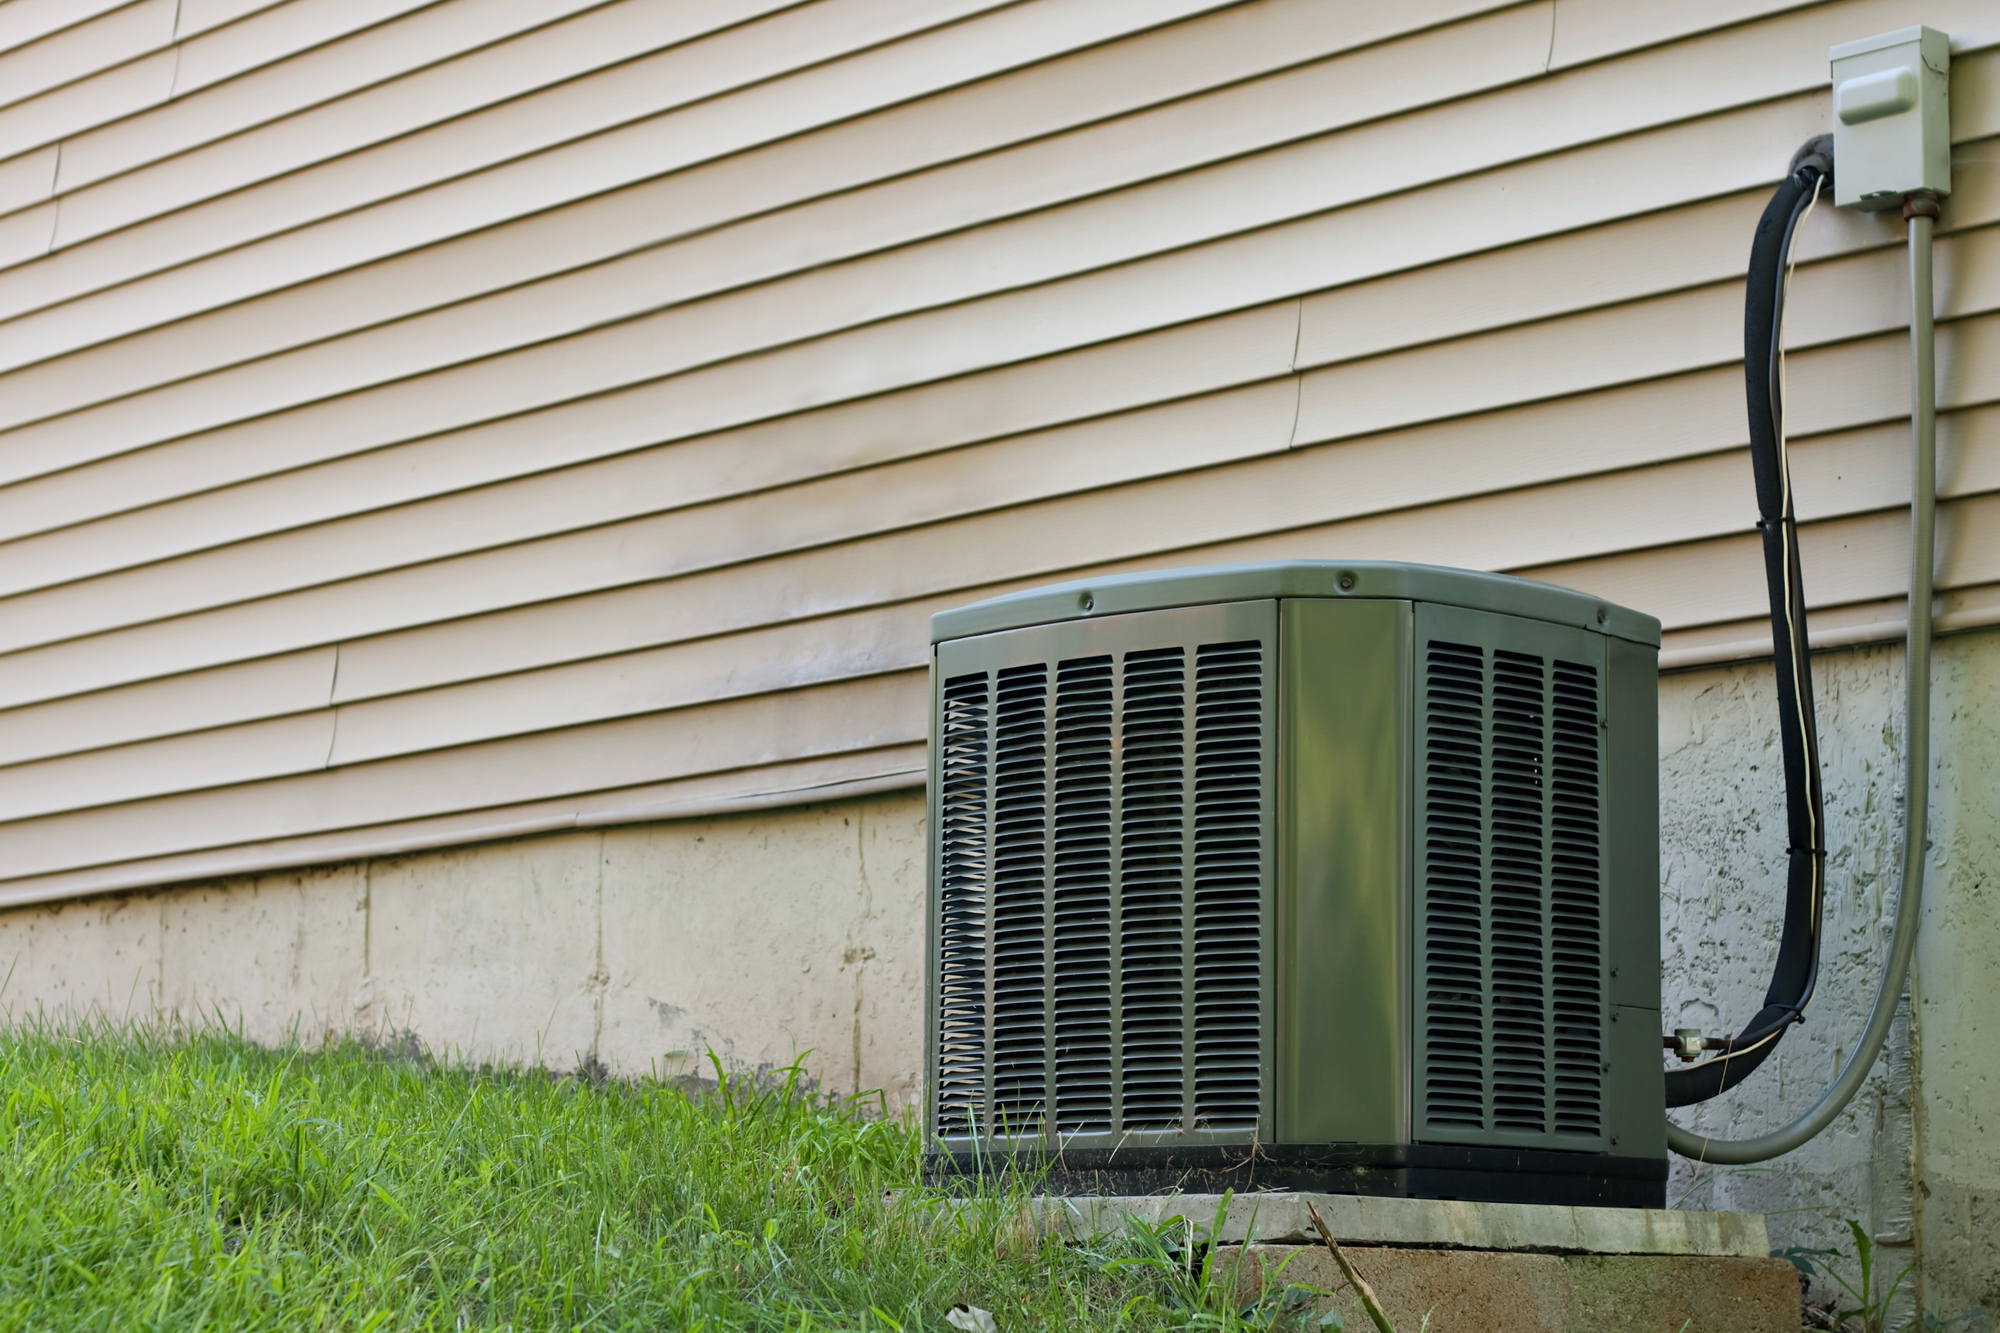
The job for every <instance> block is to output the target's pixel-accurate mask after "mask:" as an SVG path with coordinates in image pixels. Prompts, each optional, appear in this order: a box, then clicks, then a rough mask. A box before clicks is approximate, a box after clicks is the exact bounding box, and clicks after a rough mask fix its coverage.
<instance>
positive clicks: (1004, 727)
mask: <svg viewBox="0 0 2000 1333" xmlns="http://www.w3.org/2000/svg"><path fill="white" fill-rule="evenodd" d="M1048 675H1049V672H1048V668H1047V667H1046V666H1044V665H1042V664H1040V663H1036V664H1033V665H1030V666H1017V667H1010V668H1008V669H1006V670H1004V671H1001V672H1000V673H999V690H998V700H997V703H996V706H995V708H994V719H993V724H994V725H993V731H994V742H993V854H992V865H993V871H992V895H993V925H992V930H993V937H992V944H991V949H992V953H993V976H992V980H991V983H990V984H991V988H992V996H993V1006H992V1008H993V1030H992V1038H991V1040H992V1048H991V1060H992V1089H993V1091H992V1098H993V1100H992V1105H993V1117H994V1121H995V1123H997V1124H999V1125H1003V1126H1005V1127H1006V1129H1007V1131H1008V1132H1011V1133H1033V1132H1035V1130H1036V1128H1037V1126H1038V1125H1039V1122H1040V1120H1041V1115H1042V1109H1043V1104H1044V1103H1045V1102H1046V1100H1047V1097H1048V989H1047V987H1048V976H1047V971H1048V918H1049V912H1048V901H1047V899H1048V892H1047V890H1048Z"/></svg>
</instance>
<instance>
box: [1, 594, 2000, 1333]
mask: <svg viewBox="0 0 2000 1333" xmlns="http://www.w3.org/2000/svg"><path fill="white" fill-rule="evenodd" d="M1815 669H1816V672H1817V680H1818V686H1819V696H1820V700H1821V708H1820V715H1821V727H1822V738H1823V752H1824V756H1825V761H1826V770H1827V791H1828V805H1829V810H1828V814H1829V829H1830V834H1831V838H1832V842H1831V846H1832V848H1833V854H1832V857H1831V861H1830V866H1831V869H1830V876H1829V879H1830V895H1829V902H1828V907H1827V921H1828V931H1827V943H1826V952H1825V961H1824V965H1823V968H1822V974H1821V985H1820V992H1819V995H1818V998H1817V1000H1816V1001H1815V1004H1814V1006H1813V1009H1812V1011H1811V1021H1810V1022H1809V1023H1808V1024H1807V1025H1806V1026H1805V1028H1804V1029H1803V1030H1802V1031H1800V1032H1798V1033H1796V1034H1795V1035H1794V1036H1792V1037H1791V1038H1790V1039H1788V1040H1787V1042H1786V1044H1785V1046H1784V1048H1783V1051H1782V1053H1781V1054H1780V1055H1779V1056H1778V1057H1777V1058H1776V1059H1775V1060H1774V1061H1772V1062H1771V1063H1770V1064H1769V1065H1767V1066H1766V1067H1765V1069H1764V1070H1762V1071H1760V1072H1759V1073H1758V1074H1757V1076H1755V1077H1754V1078H1752V1079H1751V1080H1749V1081H1748V1082H1747V1083H1745V1084H1744V1085H1743V1086H1742V1087H1741V1088H1739V1089H1737V1090H1736V1091H1735V1092H1733V1093H1731V1094H1730V1095H1729V1096H1727V1097H1724V1098H1722V1099H1720V1100H1718V1101H1717V1102H1714V1103H1711V1104H1709V1105H1708V1106H1706V1107H1703V1108H1699V1109H1698V1110H1693V1111H1690V1112H1683V1113H1681V1118H1682V1119H1683V1121H1684V1122H1685V1123H1688V1124H1690V1125H1692V1126H1697V1127H1700V1128H1704V1129H1709V1130H1711V1131H1714V1132H1718V1133H1723V1134H1747V1133H1752V1132H1756V1131H1758V1130H1759V1129H1761V1128H1765V1127H1768V1126H1771V1125H1773V1124H1776V1123H1778V1122H1779V1120H1780V1119H1781V1118H1789V1117H1790V1116H1792V1115H1795V1114H1797V1113H1798V1112H1800V1111H1803V1110H1804V1109H1805V1108H1806V1107H1807V1106H1808V1105H1810V1104H1811V1102H1812V1101H1813V1100H1814V1099H1815V1098H1816V1097H1817V1096H1818V1094H1819V1092H1820V1090H1821V1089H1822V1088H1823V1087H1824V1086H1825V1084H1826V1082H1827V1081H1828V1080H1829V1079H1830V1078H1831V1077H1832V1076H1833V1074H1834V1072H1835V1070H1836V1069H1837V1067H1838V1065H1839V1063H1840V1061H1841V1060H1842V1059H1843V1058H1844V1057H1845V1054H1846V1051H1847V1049H1848V1047H1847V1043H1849V1042H1851V1041H1852V1040H1853V1036H1854V1034H1855V1033H1857V1032H1858V1031H1859V1029H1860V1026H1861V1022H1862V1017H1863V1014H1864V1012H1865V1009H1866V1006H1867V1003H1868V1001H1869V999H1870V996H1871V994H1872V987H1873V984H1874V977H1875V969H1876V968H1877V966H1878V965H1879V960H1880V958H1881V957H1882V954H1883V952H1884V946H1885V944H1886V941H1887V937H1888V930H1889V921H1890V917H1891V915H1892V913H1893V910H1894V902H1895V878H1894V877H1895V873H1896V856H1897V845H1898V842H1897V839H1898V833H1897V830H1898V828H1899V819H1900V799H1901V798H1900V794H1899V790H1898V789H1899V785H1900V783H1899V778H1898V773H1899V755H1900V753H1901V749H1900V747H1901V743H1902V736H1901V728H1902V720H1901V710H1902V689H1903V673H1902V654H1901V651H1900V650H1899V649H1897V648H1892V647H1872V648H1864V649H1855V650H1846V651H1841V652H1836V653H1829V654H1825V655H1822V656H1820V657H1819V658H1817V659H1816V662H1815ZM1936 680H1937V685H1936V708H1935V711H1934V716H1935V718H1936V754H1937V765H1936V777H1935V780H1934V793H1933V797H1932V799H1933V809H1934V811H1935V814H1934V818H1933V835H1934V843H1935V847H1936V851H1935V853H1934V858H1933V861H1934V868H1933V871H1932V876H1931V880H1930V883H1929V890H1928V910H1927V916H1926V925H1925V934H1924V939H1923V944H1922V948H1921V950H1920V954H1919V969H1920V970H1919V975H1918V978H1917V982H1916V997H1917V1001H1918V1003H1917V1010H1916V1021H1915V1023H1914V1025H1912V1024H1910V1023H1908V1022H1905V1023H1903V1024H1901V1025H1899V1027H1898V1029H1897V1031H1896V1033H1895V1036H1894V1039H1893V1044H1892V1048H1891V1051H1890V1056H1889V1059H1887V1060H1885V1061H1884V1062H1883V1064H1882V1066H1881V1067H1879V1068H1878V1070H1877V1072H1876V1075H1875V1077H1874V1079H1873V1080H1872V1082H1871V1083H1870V1085H1869V1086H1868V1088H1867V1089H1866V1090H1865V1091H1864V1092H1863V1094H1862V1095H1861V1096H1860V1097H1859V1098H1858V1099H1857V1100H1856V1102H1855V1104H1854V1106H1853V1107H1852V1108H1851V1110H1850V1111H1849V1112H1848V1113H1847V1114H1846V1115H1845V1116H1843V1117H1842V1118H1841V1120H1840V1121H1839V1122H1838V1123H1837V1124H1836V1125H1835V1127H1834V1128H1833V1129H1832V1130H1831V1131H1829V1132H1828V1133H1827V1134H1826V1135H1824V1136H1822V1137H1821V1138H1820V1139H1819V1140H1817V1141H1815V1142H1814V1143H1812V1144H1811V1145H1809V1146H1808V1147H1806V1148H1805V1149H1803V1150H1801V1151H1800V1152H1798V1153H1795V1154H1793V1155H1792V1156H1790V1157H1788V1158H1787V1159H1785V1160H1784V1161H1783V1162H1781V1163H1779V1164H1776V1165H1775V1166H1773V1167H1771V1168H1759V1169H1745V1170H1716V1169H1713V1168H1698V1167H1694V1166H1692V1165H1690V1164H1688V1163H1685V1162H1678V1163H1677V1164H1676V1173H1675V1178H1674V1183H1673V1187H1672V1196H1671V1197H1672V1198H1673V1199H1675V1200H1677V1201H1679V1202H1680V1203H1681V1205H1682V1206H1685V1207H1703V1208H1719V1209H1722V1208H1727V1209H1749V1210H1755V1211H1762V1212H1766V1213H1767V1214H1769V1215H1770V1225H1771V1231H1772V1236H1773V1242H1774V1243H1775V1244H1777V1245H1781V1246H1783V1245H1792V1244H1799V1245H1810V1246H1814V1247H1825V1246H1828V1245H1831V1244H1834V1243H1835V1242H1844V1241H1845V1228H1844V1225H1843V1221H1844V1219H1846V1218H1850V1217H1851V1218H1855V1219H1857V1220H1859V1221H1861V1222H1862V1223H1863V1225H1865V1226H1866V1227H1867V1228H1868V1230H1869V1232H1870V1234H1871V1235H1874V1236H1876V1237H1878V1238H1880V1240H1881V1243H1882V1244H1883V1245H1884V1246H1885V1247H1887V1249H1886V1257H1888V1258H1889V1259H1890V1260H1891V1261H1897V1260H1898V1259H1899V1257H1900V1259H1901V1260H1907V1259H1908V1258H1910V1257H1912V1256H1914V1255H1915V1254H1916V1253H1917V1252H1918V1247H1919V1246H1921V1251H1922V1253H1923V1254H1924V1256H1925V1259H1926V1268H1927V1270H1928V1271H1927V1273H1926V1275H1925V1282H1926V1284H1927V1285H1926V1292H1925V1296H1926V1305H1927V1307H1928V1308H1929V1309H1930V1310H1931V1311H1932V1312H1935V1313H1943V1314H1947V1315H1949V1314H1952V1313H1955V1312H1957V1311H1959V1310H1963V1309H1965V1308H1967V1307H1969V1306H1973V1305H1980V1304H1983V1305H1985V1306H1986V1307H1987V1308H1989V1309H1991V1310H1994V1311H1996V1312H2000V1248H1996V1239H1995V1238H1996V1237H1997V1236H2000V1205H1996V1200H2000V1145H1996V1143H1995V1141H1994V1137H1993V1129H1994V1128H1995V1126H1994V1124H1993V1122H1994V1119H1995V1116H1996V1113H2000V1105H1996V1102H1995V1079H1996V1076H2000V910H1996V909H2000V902H1996V887H1995V878H1996V867H2000V811H1996V808H1995V806H1996V792H2000V772H1996V769H2000V720H1996V719H2000V633H1992V632H1987V633H1981V634H1973V635H1964V636H1959V637H1954V638H1948V639H1945V640H1941V641H1940V643H1939V646H1938V651H1937V661H1936ZM1774 718H1775V705H1774V703H1773V694H1772V686H1771V681H1770V671H1769V667H1768V665H1767V664H1751V665H1745V666H1737V667H1725V668H1711V669H1704V670H1700V671H1691V672H1685V673H1677V674H1672V675H1668V676H1665V677H1663V678H1662V679H1661V741H1662V744H1661V756H1662V757H1661V766H1662V792H1663V807H1662V811H1661V819H1662V832H1663V849H1664V865H1663V872H1664V891H1665V897H1664V904H1665V906H1664V911H1663V935H1662V938H1663V948H1664V950H1665V960H1666V990H1665V996H1664V1000H1665V1008H1666V1014H1667V1016H1668V1020H1669V1021H1670V1022H1676V1023H1678V1024H1682V1025H1688V1026H1700V1027H1704V1028H1708V1029H1711V1030H1714V1029H1721V1028H1730V1029H1733V1028H1734V1027H1735V1026H1737V1025H1740V1024H1741V1023H1742V1022H1743V1021H1744V1020H1745V1018H1747V1017H1748V1015H1750V1014H1751V1013H1753V1012H1755V1010H1756V1009H1757V1008H1758V1005H1759V1001H1760V998H1761V995H1762V990H1763V986H1764V982H1765V977H1766V972H1767V969H1768V967H1769V960H1770V958H1771V956H1772V953H1773V951H1774V948H1775V943H1776V938H1777V929H1778V924H1779V920H1780V912H1779V905H1780V902H1781V897H1782V890H1783V877H1782V867H1783V861H1782V848H1783V836H1784V835H1783V819H1782V798H1781V791H1780V787H1779V783H1780V770H1779V766H1778V748H1777V737H1776V734H1775V728H1774V725H1773V719H1774ZM922 858H923V802H922V800H921V798H920V797H919V796H918V795H917V794H915V793H902V794H890V795H881V796H873V797H867V798H862V799H858V800H852V801H847V802H841V803H837V804H829V805H821V806H811V807H801V808H796V809H790V810H777V811H763V812H758V813H753V814H744V815H737V816H731V817H727V818H717V819H706V820H699V821H686V822H680V823H673V824H656V825H647V826H639V827H630V828H617V829H611V830H608V831H604V832H590V833H571V834H563V835H557V836H550V837H544V838H536V839H525V840H522V841H518V842H511V843H498V844H489V845H485V846H478V847H470V848H464V849H459V850H453V851H442V852H431V853H424V854H419V855H413V856H407V857H401V858H395V859H389V860H380V861H373V862H363V863H357V864H351V865H344V866H337V867H332V868H327V869H322V870H315V871H310V872H304V873H291V874H273V875H265V876H261V877H258V878H255V879H247V880H237V881H227V882H223V883H219V884H213V885H202V886H192V887H183V888H177V889H171V890H162V891H158V892H150V893H142V894H135V895H130V896H126V897H120V898H111V899H100V900H96V901H91V902H85V903H81V904H70V905H66V906H61V907H54V908H33V909H23V910H18V911H14V912H10V913H4V914H0V966H5V965H8V964H11V966H12V968H13V971H12V975H11V976H10V977H9V979H8V982H7V986H6V990H5V992H4V995H0V1003H4V1004H5V1006H6V1007H8V1008H10V1009H11V1010H12V1011H13V1012H14V1013H16V1014H19V1013H22V1012H24V1011H26V1010H31V1009H34V1008H38V1007H39V1008H42V1009H46V1010H58V1011H62V1010H94V1011H98V1012H104V1013H109V1014H112V1015H121V1014H135V1015H146V1014H151V1013H155V1012H165V1013H169V1014H172V1015H177V1016H179V1017H181V1018H184V1019H188V1020H195V1019H199V1018H202V1017H209V1016H221V1017H223V1018H225V1019H227V1020H229V1021H231V1022H241V1023H242V1024H243V1025H244V1027H245V1029H246V1030H247V1031H248V1032H250V1033H251V1034H252V1035H253V1036H255V1037H257V1038H259V1039H263V1040H272V1039H276V1038H278V1037H280V1036H282V1035H283V1034H284V1033H285V1031H286V1030H287V1028H288V1026H290V1025H292V1024H294V1023H296V1024H298V1025H299V1027H300V1028H301V1029H302V1030H303V1031H304V1032H306V1033H307V1034H308V1035H310V1034H312V1033H315V1032H319V1031H324V1030H329V1029H342V1030H351V1029H359V1030H363V1031H369V1032H375V1033H380V1034H402V1033H414V1034H416V1035H417V1036H418V1037H419V1038H420V1039H421V1040H423V1041H424V1042H425V1043H426V1044H428V1045H429V1046H431V1047H432V1048H433V1049H440V1050H448V1051H455V1052H460V1053H463V1054H466V1055H469V1056H472V1057H474V1058H480V1059H487V1058H504V1059H526V1060H536V1061H539V1062H541V1063H543V1064H546V1065H549V1066H552V1067H558V1068H574V1067H577V1066H579V1065H591V1064H595V1065H599V1066H602V1067H604V1068H606V1069H608V1070H610V1071H612V1072H615V1073H620V1074H637V1073H644V1072H649V1071H657V1072H660V1073H663V1074H670V1075H672V1074H686V1075H691V1076H699V1074H700V1073H702V1072H703V1071H702V1069H701V1060H700V1057H701V1056H702V1054H703V1053H704V1052H705V1051H707V1050H710V1049H713V1050H714V1051H715V1052H716V1053H717V1054H718V1055H719V1056H720V1057H722V1058H723V1059H724V1060H725V1061H726V1062H727V1063H728V1064H729V1065H731V1066H732V1067H735V1068H739V1069H750V1070H758V1069H763V1070H769V1069H772V1068H776V1067H779V1066H782V1065H784V1064H786V1063H787V1062H789V1061H790V1060H792V1059H793V1058H794V1057H795V1056H796V1055H798V1054H801V1053H807V1052H809V1054H807V1056H806V1060H807V1063H808V1065H809V1066H810V1067H811V1068H812V1070H813V1071H814V1072H815V1073H816V1074H817V1076H818V1077H819V1078H820V1079H821V1080H822V1082H823V1084H824V1085H825V1086H828V1087H831V1088H836V1089H839V1090H842V1091H852V1090H855V1089H869V1088H881V1089H883V1090H884V1091H885V1093H886V1095H887V1097H888V1100H889V1102H890V1104H891V1105H893V1106H902V1105H907V1104H909V1103H910V1102H911V1101H912V1100H913V1099H914V1097H915V1094H916V1091H917V1077H918V1068H919V1062H920V1045H919V1037H918V1033H919V1027H918V1014H919V1009H920V1007H921V1003H922V994H923V984H922V983H923V977H922V928H923V927H922V922H923V914H922V890H921V885H922V878H923V876H922V869H923V862H922ZM1912 1294H1913V1295H1914V1292H1913V1293H1912Z"/></svg>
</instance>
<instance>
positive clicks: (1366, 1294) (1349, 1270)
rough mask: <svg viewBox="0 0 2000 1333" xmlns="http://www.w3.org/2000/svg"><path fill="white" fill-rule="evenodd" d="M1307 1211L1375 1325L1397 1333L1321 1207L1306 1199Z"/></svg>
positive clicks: (1341, 1273) (1386, 1312)
mask: <svg viewBox="0 0 2000 1333" xmlns="http://www.w3.org/2000/svg"><path fill="white" fill-rule="evenodd" d="M1306 1213H1307V1214H1308V1215H1309V1216H1310V1217H1311V1218H1312V1222H1313V1230H1315V1231H1317V1232H1319V1238H1320V1239H1321V1240H1323V1241H1325V1242H1326V1248H1327V1249H1329V1250H1331V1251H1333V1261H1334V1262H1335V1263H1336V1264H1339V1265H1340V1275H1341V1276H1342V1277H1344V1278H1346V1279H1347V1285H1348V1286H1350V1287H1352V1288H1354V1290H1355V1293H1356V1294H1357V1295H1359V1296H1360V1297H1361V1308H1362V1309H1364V1310H1366V1311H1367V1312H1368V1317H1369V1318H1370V1319H1372V1320H1374V1321H1375V1327H1376V1328H1378V1329H1380V1330H1382V1333H1396V1326H1395V1325H1394V1324H1392V1323H1390V1322H1389V1312H1388V1311H1386V1310H1384V1309H1383V1308H1382V1302H1381V1301H1379V1300H1377V1299H1375V1289H1374V1288H1373V1287H1371V1286H1369V1285H1368V1284H1367V1283H1366V1282H1364V1281H1362V1280H1361V1274H1359V1273H1357V1272H1355V1271H1354V1265H1353V1264H1350V1263H1349V1262H1347V1256H1346V1255H1345V1254H1342V1253H1341V1250H1340V1242H1339V1241H1337V1240H1335V1239H1334V1238H1333V1233H1332V1232H1331V1231H1328V1230H1327V1229H1326V1221H1325V1219H1323V1218H1322V1217H1320V1215H1319V1209H1317V1208H1315V1207H1313V1202H1312V1200H1311V1199H1307V1200H1306Z"/></svg>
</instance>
